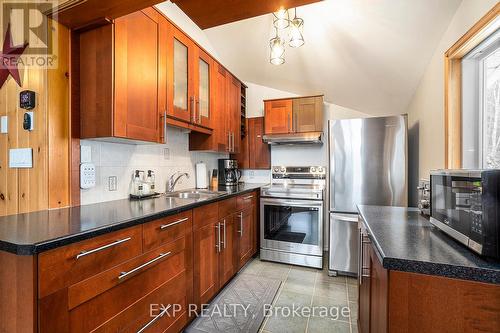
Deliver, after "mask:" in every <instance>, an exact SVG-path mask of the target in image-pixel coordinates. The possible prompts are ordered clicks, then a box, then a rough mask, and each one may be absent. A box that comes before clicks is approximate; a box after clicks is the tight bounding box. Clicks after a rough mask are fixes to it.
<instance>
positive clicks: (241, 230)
mask: <svg viewBox="0 0 500 333" xmlns="http://www.w3.org/2000/svg"><path fill="white" fill-rule="evenodd" d="M238 216H239V218H240V230H238V233H239V234H240V237H243V213H239V214H238Z"/></svg>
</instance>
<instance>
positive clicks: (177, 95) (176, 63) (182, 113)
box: [167, 26, 194, 122]
mask: <svg viewBox="0 0 500 333" xmlns="http://www.w3.org/2000/svg"><path fill="white" fill-rule="evenodd" d="M167 43H168V50H167V82H168V83H170V84H167V90H168V92H167V113H168V115H169V116H172V117H174V118H177V119H180V120H184V121H186V122H189V121H191V117H192V114H191V112H192V108H193V104H194V96H193V93H192V90H193V88H192V87H193V84H192V78H191V76H192V61H193V60H192V57H193V55H192V47H193V46H192V42H191V40H190V39H189V37H187V36H186V35H184V34H183V33H182V32H181V31H180V30H178V29H177V28H175V27H173V26H171V27H170V30H169V36H168V40H167Z"/></svg>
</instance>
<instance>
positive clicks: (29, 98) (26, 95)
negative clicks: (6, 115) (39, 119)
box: [19, 90, 36, 118]
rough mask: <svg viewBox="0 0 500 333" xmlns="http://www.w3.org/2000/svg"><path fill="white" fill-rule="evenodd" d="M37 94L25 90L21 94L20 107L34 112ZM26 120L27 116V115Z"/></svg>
mask: <svg viewBox="0 0 500 333" xmlns="http://www.w3.org/2000/svg"><path fill="white" fill-rule="evenodd" d="M35 105H36V101H35V92H34V91H32V90H23V91H21V92H20V93H19V107H20V108H21V109H26V110H32V109H34V108H35ZM25 118H26V115H25Z"/></svg>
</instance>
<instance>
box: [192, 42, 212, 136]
mask: <svg viewBox="0 0 500 333" xmlns="http://www.w3.org/2000/svg"><path fill="white" fill-rule="evenodd" d="M212 64H213V60H212V58H211V57H210V56H209V55H208V54H207V53H205V52H204V51H203V50H201V49H199V48H197V50H196V58H195V60H194V66H195V69H194V75H196V78H195V80H194V82H195V86H194V90H195V91H194V92H195V105H194V109H193V113H194V114H193V122H194V123H196V124H198V125H201V126H205V127H210V128H211V127H212V126H211V122H210V118H211V112H212V104H211V103H212V98H211V95H212V93H213V92H212V87H211V86H210V82H211V67H212Z"/></svg>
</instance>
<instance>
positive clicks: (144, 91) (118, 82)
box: [114, 11, 159, 141]
mask: <svg viewBox="0 0 500 333" xmlns="http://www.w3.org/2000/svg"><path fill="white" fill-rule="evenodd" d="M158 36H159V25H158V22H157V21H155V20H154V19H152V18H151V17H150V16H148V15H147V14H145V13H144V12H142V11H139V12H135V13H132V14H129V15H126V16H123V17H120V18H118V19H116V20H115V57H114V59H115V110H114V135H115V136H118V137H124V138H128V139H136V140H144V141H158V138H159V114H158Z"/></svg>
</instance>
